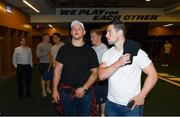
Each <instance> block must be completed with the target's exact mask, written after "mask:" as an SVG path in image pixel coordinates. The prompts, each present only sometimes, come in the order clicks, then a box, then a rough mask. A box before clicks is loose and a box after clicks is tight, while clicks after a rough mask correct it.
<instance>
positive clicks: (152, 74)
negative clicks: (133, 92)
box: [132, 63, 158, 109]
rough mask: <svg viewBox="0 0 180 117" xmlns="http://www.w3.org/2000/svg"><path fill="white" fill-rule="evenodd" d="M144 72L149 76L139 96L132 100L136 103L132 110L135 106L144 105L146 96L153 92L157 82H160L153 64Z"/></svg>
mask: <svg viewBox="0 0 180 117" xmlns="http://www.w3.org/2000/svg"><path fill="white" fill-rule="evenodd" d="M143 72H144V73H146V74H147V77H146V80H145V82H144V86H143V88H142V90H141V92H140V94H139V95H138V96H135V97H134V98H133V99H132V100H134V102H135V103H134V106H133V107H132V109H133V108H134V107H135V106H139V105H143V104H144V101H145V98H146V96H147V95H148V93H149V92H150V91H151V89H152V88H153V87H154V85H155V84H156V82H157V81H158V75H157V72H156V69H155V68H154V65H153V63H151V64H150V65H148V66H147V67H145V68H144V69H143Z"/></svg>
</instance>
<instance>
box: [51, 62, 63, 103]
mask: <svg viewBox="0 0 180 117" xmlns="http://www.w3.org/2000/svg"><path fill="white" fill-rule="evenodd" d="M62 68H63V64H61V63H59V62H57V61H56V64H55V68H54V77H53V94H52V97H53V99H54V100H55V102H56V103H58V102H59V98H60V97H59V92H58V85H59V81H60V79H61V73H62Z"/></svg>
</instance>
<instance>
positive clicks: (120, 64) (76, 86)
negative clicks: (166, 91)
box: [13, 20, 158, 116]
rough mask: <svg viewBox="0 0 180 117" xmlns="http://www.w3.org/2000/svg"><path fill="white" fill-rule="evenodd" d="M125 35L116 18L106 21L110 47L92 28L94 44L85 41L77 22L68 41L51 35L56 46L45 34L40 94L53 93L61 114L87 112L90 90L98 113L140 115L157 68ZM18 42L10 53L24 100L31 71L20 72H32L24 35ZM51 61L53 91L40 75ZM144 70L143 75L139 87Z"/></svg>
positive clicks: (41, 48)
mask: <svg viewBox="0 0 180 117" xmlns="http://www.w3.org/2000/svg"><path fill="white" fill-rule="evenodd" d="M125 33H126V30H125V25H124V24H123V23H122V22H120V21H115V22H111V23H110V24H109V25H108V27H107V33H106V38H107V41H108V43H109V44H110V45H114V46H113V47H112V48H110V49H108V48H107V46H106V45H105V44H103V43H102V41H101V38H102V32H101V31H100V30H92V31H91V32H90V36H91V42H92V44H93V45H94V46H93V47H90V46H89V45H87V44H86V43H85V42H84V35H85V34H86V30H85V27H84V24H83V23H82V22H80V21H78V20H74V21H73V22H72V23H71V36H72V39H71V41H70V42H68V43H66V44H64V43H62V42H61V41H60V35H59V33H54V34H53V41H54V43H55V45H54V46H52V47H51V44H50V43H49V35H48V34H47V33H46V34H44V35H43V41H42V42H41V43H40V44H39V45H38V46H37V57H38V58H39V59H40V65H39V68H40V71H41V86H42V96H43V97H46V96H47V94H46V92H47V93H52V97H53V99H54V101H55V102H56V103H58V104H59V105H61V106H62V108H63V115H86V116H89V115H91V114H92V113H91V112H92V107H93V103H92V102H93V99H94V96H95V95H94V91H95V92H96V100H97V102H98V106H100V107H101V108H100V110H101V112H102V113H101V114H102V116H104V113H106V115H108V116H130V115H134V116H139V115H143V105H144V102H145V98H146V96H147V95H148V93H149V92H150V90H151V89H152V88H153V87H154V85H155V84H156V82H157V80H158V77H157V72H156V70H155V68H154V66H153V63H152V61H151V60H150V59H149V57H148V55H147V54H146V53H145V52H144V51H143V50H141V49H140V47H139V44H138V43H137V42H134V41H131V40H126V39H125ZM22 40H23V41H22ZM20 44H21V46H19V47H17V48H16V49H15V51H14V55H13V65H14V66H15V68H16V69H17V79H18V94H19V97H21V98H22V97H23V87H22V86H23V84H22V83H23V77H24V78H25V80H27V81H28V82H27V83H26V84H27V85H26V88H27V96H31V91H30V88H31V87H30V84H31V79H32V78H31V77H32V75H30V76H29V77H26V75H27V74H25V72H24V71H23V70H26V69H24V68H26V67H27V69H28V70H26V71H27V72H28V73H29V74H32V53H31V49H30V48H28V47H26V46H25V39H21V41H20ZM19 48H20V49H19ZM51 64H52V66H53V67H54V74H53V91H51V89H50V87H49V86H50V80H43V73H44V72H45V71H46V70H47V69H48V68H49V67H51ZM142 71H143V72H144V73H145V74H147V77H146V80H145V82H144V85H143V87H142V89H141V73H142ZM27 72H26V73H27ZM21 73H24V74H23V75H22V74H21ZM107 79H108V92H107V82H106V81H103V82H104V83H102V81H100V80H107ZM94 84H95V85H94ZM94 88H95V90H94ZM106 93H107V94H106ZM106 95H107V99H106Z"/></svg>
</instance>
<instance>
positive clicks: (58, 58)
mask: <svg viewBox="0 0 180 117" xmlns="http://www.w3.org/2000/svg"><path fill="white" fill-rule="evenodd" d="M64 48H65V46H62V47H61V48H60V49H59V50H58V53H57V56H56V61H58V62H59V63H62V64H64V53H65V49H64Z"/></svg>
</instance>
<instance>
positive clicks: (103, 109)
mask: <svg viewBox="0 0 180 117" xmlns="http://www.w3.org/2000/svg"><path fill="white" fill-rule="evenodd" d="M100 109H101V116H105V103H102V104H101V107H100Z"/></svg>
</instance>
